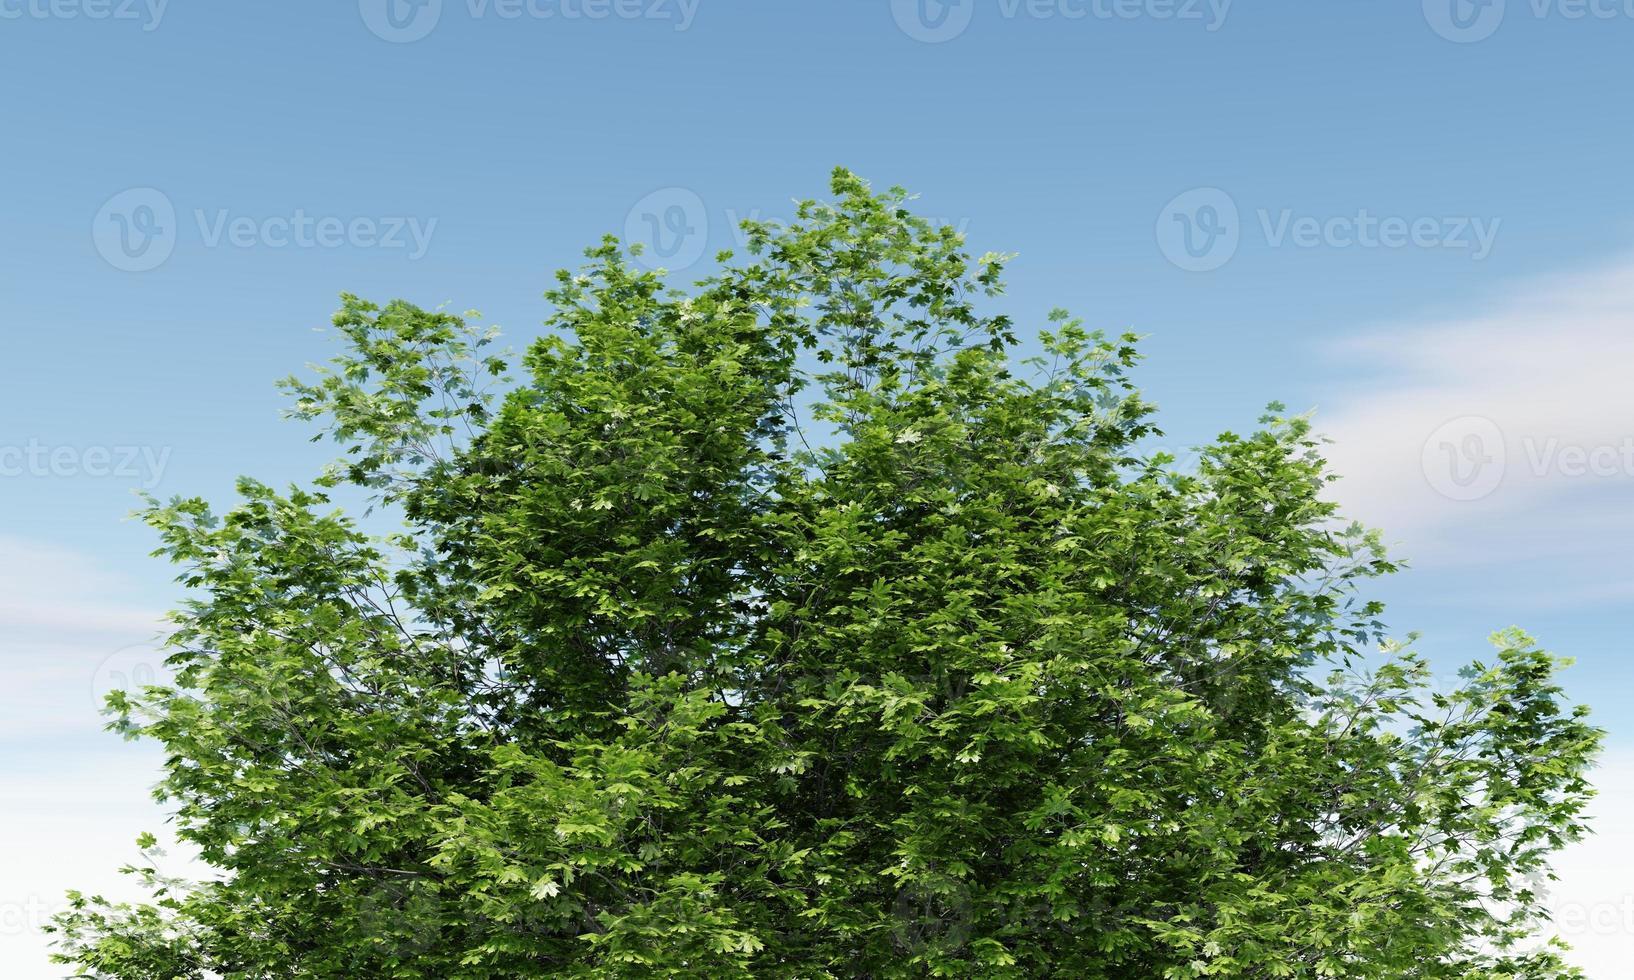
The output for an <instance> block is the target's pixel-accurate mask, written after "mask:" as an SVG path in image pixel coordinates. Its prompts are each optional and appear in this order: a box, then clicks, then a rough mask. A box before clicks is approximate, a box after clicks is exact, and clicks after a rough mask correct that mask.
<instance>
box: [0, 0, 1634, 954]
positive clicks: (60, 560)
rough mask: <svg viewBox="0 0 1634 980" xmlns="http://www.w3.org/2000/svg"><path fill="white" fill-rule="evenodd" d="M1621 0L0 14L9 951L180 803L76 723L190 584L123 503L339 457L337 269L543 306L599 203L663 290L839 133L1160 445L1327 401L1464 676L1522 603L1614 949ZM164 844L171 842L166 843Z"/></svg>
mask: <svg viewBox="0 0 1634 980" xmlns="http://www.w3.org/2000/svg"><path fill="white" fill-rule="evenodd" d="M1631 44H1634V0H1630V2H1629V3H1627V4H1626V5H1625V3H1623V2H1621V0H1619V2H1611V0H1600V2H1598V3H1596V2H1590V0H1507V4H1506V3H1505V0H1487V2H1486V3H1485V4H1478V3H1472V2H1470V0H1424V2H1423V3H1422V4H1420V3H1417V2H1408V3H1395V4H1388V5H1387V4H1378V3H1362V2H1358V0H1260V2H1256V3H1247V2H1240V3H1226V2H1224V0H1213V2H1212V3H1211V2H1210V0H1197V2H1195V3H1194V2H1193V0H1034V2H1024V0H963V2H956V3H948V4H943V3H938V2H936V0H899V2H892V0H827V2H780V3H767V2H764V0H758V2H757V0H528V2H518V0H441V2H438V0H422V2H420V3H419V4H415V3H412V2H409V0H361V2H357V0H340V2H335V0H328V2H322V3H320V2H315V0H304V2H303V0H295V2H288V3H277V4H274V3H261V4H253V5H251V4H221V3H215V4H206V3H203V2H202V0H169V2H160V0H136V2H128V0H55V2H54V3H53V2H51V0H0V82H3V83H4V90H5V91H6V92H7V93H8V94H7V97H6V98H5V99H4V100H0V134H3V135H0V140H3V141H4V144H3V146H4V152H3V153H0V341H3V343H0V365H3V369H4V375H3V378H4V383H3V385H0V671H3V673H0V973H3V974H4V975H5V976H7V977H14V978H20V980H29V978H34V977H50V976H57V975H59V974H58V972H57V971H55V970H53V969H52V968H50V967H49V966H47V965H46V964H45V961H44V952H43V950H44V945H43V942H44V941H43V940H42V939H41V938H40V937H39V936H38V935H37V934H36V931H35V927H36V926H37V925H39V924H40V923H41V922H43V920H44V919H45V918H46V917H48V915H49V913H50V912H51V911H52V910H54V909H55V908H57V907H59V906H60V904H61V901H62V899H61V895H62V892H63V890H64V889H66V888H69V887H80V888H85V889H90V890H96V889H101V890H106V891H109V892H110V893H116V894H128V892H127V891H125V890H124V889H125V886H123V885H122V884H121V883H120V881H119V880H118V879H119V876H118V875H116V874H115V873H114V869H115V868H116V867H117V866H118V865H119V864H121V863H123V862H124V861H127V860H130V859H132V858H133V857H134V855H135V852H134V848H133V847H132V846H131V841H132V840H133V839H134V837H135V836H136V834H137V833H138V832H139V831H141V830H144V829H152V830H156V831H162V829H163V815H162V814H160V813H159V812H158V811H157V810H155V809H154V808H153V807H152V806H151V805H149V804H147V803H146V802H145V799H146V790H147V788H148V787H150V786H151V785H152V783H153V782H154V781H155V779H156V764H157V758H158V756H157V754H156V752H155V751H154V749H153V747H152V746H145V745H140V744H134V745H133V744H126V743H123V742H121V741H120V740H119V739H118V738H117V737H116V736H113V735H108V734H105V733H102V732H101V731H100V726H101V723H102V719H101V718H99V716H98V713H97V712H98V707H99V705H100V695H101V693H103V692H105V691H106V690H108V689H109V688H110V687H111V686H115V685H119V684H123V683H128V682H129V681H130V680H131V679H139V678H141V677H143V676H145V674H144V672H145V671H147V670H150V669H151V665H152V662H153V659H154V658H153V655H152V653H151V645H150V641H151V638H152V637H153V635H154V630H155V623H156V620H157V618H158V614H159V613H160V612H162V611H163V610H164V609H166V608H167V607H169V606H170V605H171V604H173V602H174V601H175V598H176V595H177V593H176V591H175V589H174V587H173V586H172V584H171V581H170V578H171V572H170V571H169V569H167V568H166V567H165V566H163V565H161V564H159V563H158V562H156V561H154V560H152V559H149V558H148V557H146V556H147V553H148V552H149V551H150V550H151V549H152V547H153V546H154V541H153V539H152V538H151V537H150V536H149V534H148V533H147V530H146V529H145V528H144V527H142V526H141V525H139V524H136V523H134V522H131V521H129V520H127V519H126V515H127V514H128V512H129V511H130V510H131V509H132V507H133V506H134V505H135V503H136V500H135V498H134V497H133V495H132V494H133V492H134V491H138V490H147V491H151V492H153V493H156V494H159V495H162V496H168V495H171V494H178V493H181V494H188V495H192V494H200V495H204V496H207V497H209V498H211V499H213V500H215V501H217V502H219V503H222V504H226V503H228V502H229V501H230V497H231V487H232V481H233V479H234V477H235V476H237V475H239V474H253V475H255V476H257V477H259V478H261V479H264V480H267V481H269V482H272V483H275V484H276V483H285V482H288V481H294V480H305V479H307V478H309V477H310V476H311V475H312V474H313V473H314V472H315V471H316V468H317V467H318V466H319V465H320V464H321V463H322V462H323V461H324V460H325V459H326V458H327V455H328V451H327V449H326V448H325V447H322V446H313V445H311V444H309V443H308V442H307V441H306V439H307V437H308V436H309V435H310V432H309V430H306V429H305V428H303V427H302V426H301V425H300V424H298V423H291V422H284V421H281V419H280V410H281V408H282V407H283V405H284V400H283V398H282V397H281V396H280V395H279V394H278V392H277V391H276V390H275V389H274V387H273V383H274V381H275V380H276V379H278V378H280V377H282V376H285V375H288V374H290V373H292V372H297V371H300V370H301V368H302V366H303V365H304V364H306V363H308V362H313V361H319V360H323V359H325V358H327V357H328V356H330V355H331V354H332V353H333V352H334V351H335V347H334V346H333V343H332V338H331V337H328V336H326V335H325V334H324V333H323V332H321V330H319V329H317V328H321V327H322V326H323V325H324V324H325V323H326V322H327V320H328V316H329V314H330V312H331V311H332V310H333V309H334V308H335V306H336V305H337V301H336V296H337V294H338V293H340V292H341V291H349V292H355V293H359V294H362V295H364V296H367V297H370V298H374V299H378V300H386V299H390V298H395V297H402V298H407V299H410V300H413V301H415V302H418V303H420V304H422V305H427V306H433V305H437V304H442V303H447V304H448V305H449V306H450V307H451V308H452V309H454V310H464V309H470V308H476V309H480V310H482V311H483V312H484V313H485V315H486V318H487V320H488V321H490V322H493V323H497V324H499V325H501V326H503V327H504V328H505V329H506V332H507V334H508V337H509V341H510V343H511V344H512V345H515V346H520V345H523V344H525V343H526V342H527V340H528V339H530V338H531V337H534V336H536V335H537V334H538V330H539V326H538V325H539V323H540V322H541V320H542V319H543V318H544V316H545V312H546V309H545V305H544V302H543V300H542V299H541V297H540V294H541V292H542V291H543V290H544V289H545V288H546V287H547V285H548V283H549V276H550V274H551V272H552V271H553V270H554V269H556V268H558V267H561V266H564V265H575V264H577V262H578V258H579V255H580V252H581V250H582V248H583V247H584V246H586V245H588V244H590V243H592V242H594V241H595V240H597V239H598V238H599V237H600V236H602V235H604V234H607V233H613V234H618V235H621V236H626V237H629V238H631V239H633V240H642V241H645V242H646V243H647V244H648V245H649V247H650V248H651V250H652V251H651V254H652V255H655V256H659V257H661V260H662V261H663V264H665V265H666V266H668V267H669V268H671V269H674V270H676V276H677V278H678V279H681V280H686V279H687V278H688V277H689V276H690V275H696V274H698V273H699V272H701V271H702V270H703V269H704V268H705V267H706V265H707V262H708V260H707V258H703V257H704V256H708V255H710V254H712V253H713V252H714V251H716V250H718V249H722V248H731V247H734V245H735V244H736V242H737V239H736V234H735V231H734V224H735V222H736V221H737V220H739V219H741V218H744V217H749V216H758V217H761V218H772V219H777V218H787V217H790V216H792V212H793V207H792V205H791V203H790V200H791V199H792V198H798V197H810V196H818V195H821V194H822V193H823V192H824V191H825V190H826V183H827V175H828V172H829V170H830V169H831V168H832V167H833V166H835V165H845V166H847V167H849V168H851V169H853V170H855V171H856V172H858V173H860V174H862V175H863V176H865V177H868V178H870V179H872V180H874V181H875V182H876V183H877V184H879V185H881V186H884V185H889V184H902V185H904V186H907V187H908V188H910V189H911V190H914V191H916V192H918V193H920V195H921V198H920V202H919V203H920V205H921V210H922V213H924V214H926V215H928V216H932V217H936V218H939V219H942V220H945V221H949V222H954V223H957V224H959V225H961V226H962V227H963V228H964V229H965V231H966V234H967V237H968V239H969V242H970V245H971V247H972V248H973V249H974V250H975V251H976V252H978V253H979V252H982V251H987V250H995V251H1013V252H1017V253H1019V257H1018V258H1017V259H1016V261H1015V262H1014V263H1013V264H1012V266H1011V272H1010V276H1009V282H1010V294H1009V298H1008V299H1007V300H1006V304H1007V306H1008V308H1009V310H1010V311H1012V312H1013V314H1014V315H1015V317H1016V319H1017V321H1018V323H1019V324H1020V325H1021V326H1022V328H1023V330H1024V332H1031V327H1032V326H1033V325H1042V323H1043V318H1044V315H1045V314H1046V313H1047V311H1048V310H1049V309H1051V308H1052V307H1056V306H1064V307H1067V308H1069V309H1071V310H1072V311H1073V312H1075V313H1076V314H1078V315H1080V316H1082V317H1084V318H1085V319H1086V321H1087V322H1088V323H1089V324H1090V325H1092V326H1097V327H1102V328H1105V329H1108V330H1112V331H1122V330H1132V331H1135V332H1138V333H1141V334H1144V335H1146V336H1147V339H1146V341H1145V342H1144V344H1143V349H1144V351H1145V354H1146V355H1147V358H1148V360H1147V362H1146V364H1145V365H1144V367H1143V369H1142V371H1141V374H1140V379H1141V381H1142V383H1143V385H1144V387H1145V389H1146V391H1147V393H1148V395H1149V397H1151V398H1152V399H1153V400H1155V401H1156V402H1157V403H1158V404H1159V405H1160V406H1161V407H1162V409H1163V414H1162V416H1161V418H1162V420H1163V424H1164V426H1165V428H1166V429H1167V431H1168V435H1167V437H1166V438H1167V440H1168V441H1169V443H1170V444H1172V445H1173V446H1174V447H1176V449H1179V450H1182V451H1183V450H1184V447H1186V446H1189V445H1193V444H1196V443H1197V442H1200V441H1204V440H1206V439H1208V438H1210V437H1212V436H1213V435H1214V434H1216V433H1218V432H1220V431H1222V430H1226V429H1244V428H1248V427H1250V426H1252V424H1253V422H1254V420H1255V418H1256V417H1257V416H1258V415H1259V414H1260V411H1261V409H1262V408H1263V406H1264V405H1265V404H1266V403H1267V402H1269V401H1271V400H1273V399H1275V400H1280V401H1283V402H1285V403H1287V404H1288V405H1289V406H1290V407H1291V408H1293V409H1296V410H1305V409H1314V410H1316V419H1317V425H1318V428H1319V429H1321V430H1322V431H1323V432H1325V433H1328V434H1329V435H1331V436H1332V437H1333V438H1334V440H1335V443H1334V445H1333V447H1332V458H1333V460H1334V464H1335V467H1336V469H1337V470H1338V471H1339V472H1340V473H1341V474H1343V475H1344V477H1345V479H1344V480H1343V481H1342V482H1341V483H1340V484H1339V485H1338V487H1337V488H1336V490H1335V494H1336V496H1337V497H1338V499H1340V500H1341V502H1342V503H1343V504H1344V505H1345V508H1346V510H1347V512H1348V513H1350V514H1351V515H1353V516H1355V517H1357V518H1360V519H1362V520H1364V521H1366V522H1368V523H1372V524H1376V525H1380V526H1382V527H1384V528H1385V530H1386V533H1387V537H1388V539H1389V540H1390V541H1392V542H1394V544H1395V550H1396V552H1397V554H1399V555H1401V556H1402V557H1404V558H1406V559H1408V560H1409V561H1410V562H1411V565H1412V567H1411V568H1410V570H1408V571H1406V572H1404V573H1402V574H1400V575H1398V576H1396V577H1395V579H1394V580H1393V581H1390V582H1386V583H1381V584H1380V585H1379V587H1378V588H1377V590H1376V594H1377V595H1379V596H1380V597H1382V598H1384V599H1385V600H1386V601H1387V602H1388V603H1389V614H1388V617H1387V618H1388V620H1389V621H1390V623H1391V624H1392V625H1393V627H1394V629H1395V630H1396V631H1397V633H1399V634H1402V635H1405V634H1406V633H1407V632H1409V631H1419V632H1421V633H1422V634H1423V638H1422V640H1421V641H1420V646H1421V648H1422V649H1424V650H1425V651H1426V652H1428V653H1430V654H1431V655H1432V656H1433V657H1434V659H1435V662H1436V664H1437V665H1438V669H1444V671H1445V673H1446V674H1448V675H1451V674H1452V673H1453V672H1454V671H1455V670H1456V667H1457V665H1458V664H1460V663H1462V662H1464V661H1467V660H1469V659H1471V658H1474V657H1478V656H1481V655H1482V654H1483V653H1485V652H1486V650H1487V649H1488V648H1487V647H1486V644H1485V637H1486V636H1487V634H1489V633H1490V632H1492V631H1493V630H1495V629H1498V628H1501V627H1505V626H1509V625H1512V624H1518V625H1522V626H1524V627H1526V628H1527V629H1529V630H1530V631H1532V632H1533V633H1534V634H1535V635H1537V636H1538V637H1539V638H1540V639H1541V641H1542V642H1543V643H1544V644H1545V645H1546V646H1548V647H1549V648H1550V649H1553V650H1555V651H1558V652H1560V653H1563V654H1567V655H1570V656H1574V657H1576V658H1577V661H1578V663H1577V666H1576V667H1575V668H1574V669H1573V670H1572V671H1571V672H1570V674H1569V675H1568V680H1567V684H1568V688H1569V690H1570V692H1571V694H1572V695H1573V696H1574V697H1575V698H1578V699H1580V700H1584V701H1587V702H1589V703H1591V704H1592V705H1593V706H1594V708H1595V711H1596V718H1597V720H1598V721H1599V723H1600V724H1602V725H1604V726H1605V727H1607V728H1608V729H1609V731H1610V739H1609V745H1608V751H1607V754H1606V759H1605V765H1604V768H1603V769H1602V771H1601V773H1600V776H1599V781H1600V783H1601V785H1602V787H1603V791H1604V795H1603V797H1602V799H1601V801H1600V802H1599V803H1598V804H1597V807H1596V809H1597V810H1598V811H1599V813H1600V823H1599V826H1600V828H1601V834H1600V835H1599V836H1598V837H1597V838H1596V839H1595V840H1594V841H1592V842H1590V843H1588V844H1585V845H1582V846H1581V847H1578V848H1575V849H1574V850H1573V851H1571V852H1570V853H1568V854H1567V855H1565V856H1564V857H1563V859H1562V861H1561V862H1560V867H1561V870H1562V873H1563V878H1564V880H1563V882H1562V883H1561V885H1560V886H1559V887H1558V888H1557V890H1556V894H1555V897H1554V902H1555V904H1556V907H1557V913H1558V914H1559V916H1560V925H1561V932H1562V933H1563V934H1565V935H1566V936H1567V937H1568V938H1569V939H1570V940H1571V941H1572V942H1574V943H1575V944H1577V945H1578V946H1579V951H1578V952H1577V953H1576V954H1575V955H1576V957H1577V959H1578V961H1579V962H1581V963H1582V964H1584V965H1585V966H1586V967H1588V968H1589V969H1590V975H1591V976H1593V977H1595V978H1596V980H1614V978H1617V977H1621V976H1626V972H1624V971H1626V951H1627V950H1628V949H1629V948H1630V943H1631V941H1634V887H1631V886H1630V885H1629V884H1628V883H1626V882H1625V881H1623V880H1621V878H1622V876H1621V875H1618V874H1617V873H1616V869H1617V868H1618V867H1622V868H1628V867H1634V837H1631V835H1630V829H1629V827H1628V822H1629V817H1630V815H1631V814H1634V718H1631V710H1630V709H1634V667H1631V665H1630V662H1629V660H1628V658H1627V644H1628V637H1629V636H1630V633H1631V630H1630V626H1631V625H1634V624H1631V619H1634V569H1630V568H1629V561H1628V556H1629V554H1630V551H1631V548H1630V546H1631V545H1634V508H1631V507H1630V506H1629V504H1630V502H1631V500H1634V385H1631V384H1630V383H1629V382H1628V374H1629V367H1630V365H1634V196H1630V195H1629V193H1628V190H1627V188H1628V174H1629V172H1630V165H1631V164H1634V125H1631V122H1634V118H1631V117H1634V102H1631V101H1630V100H1629V99H1628V98H1627V93H1628V91H1629V90H1630V84H1631V83H1634V60H1631V59H1629V58H1628V51H1629V50H1630V45H1631ZM180 866H181V867H184V868H185V863H184V862H181V863H180Z"/></svg>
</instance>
